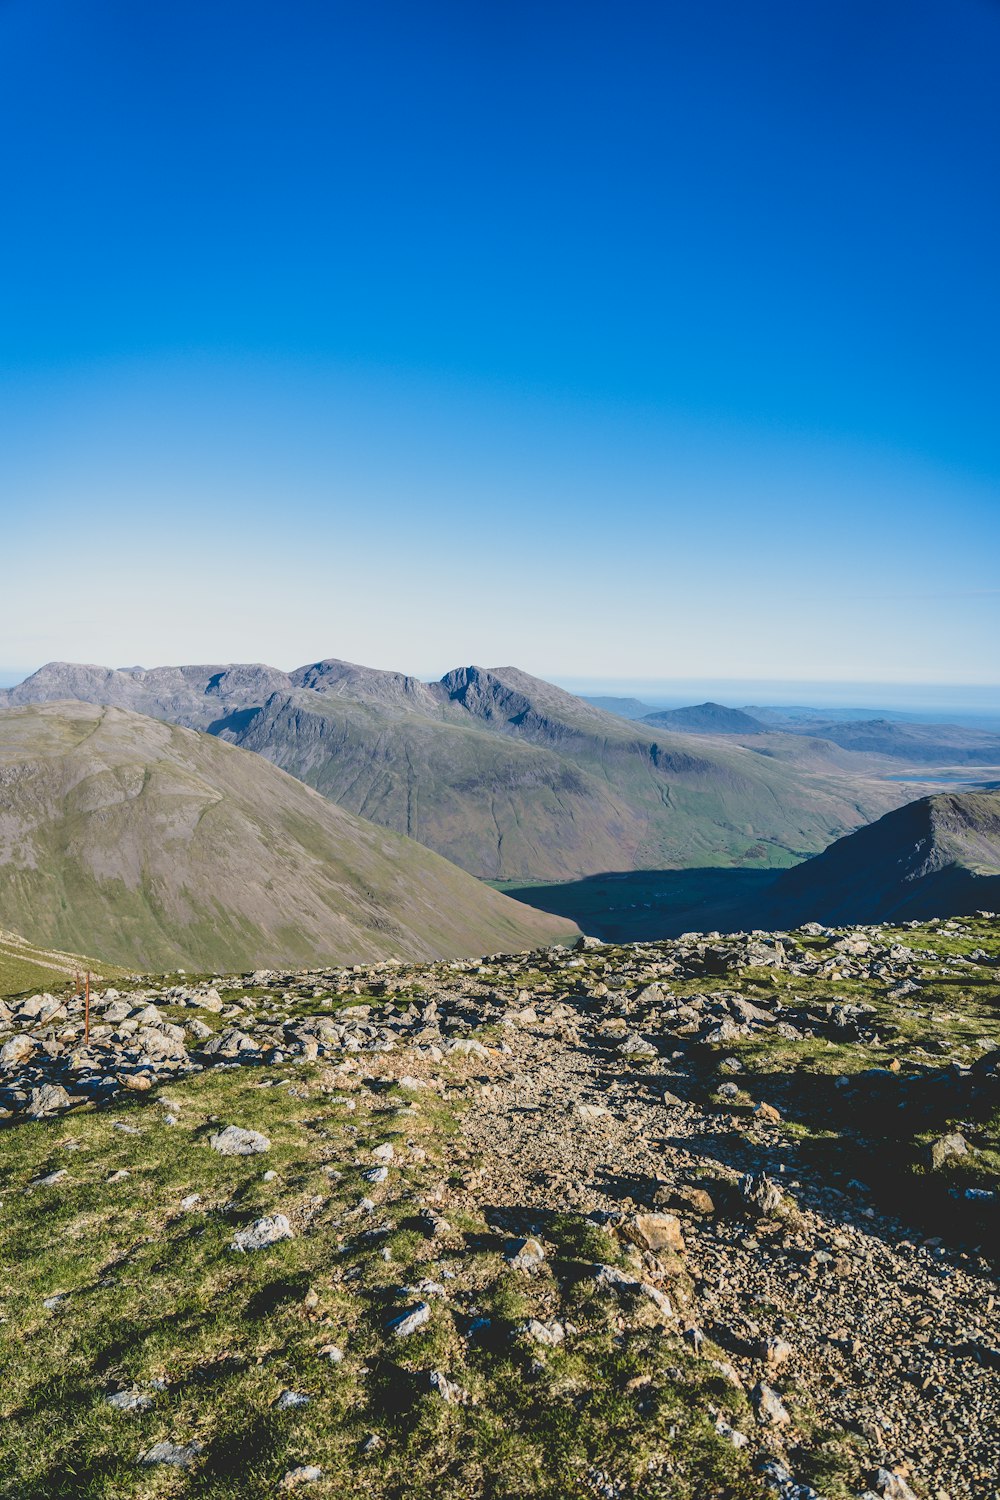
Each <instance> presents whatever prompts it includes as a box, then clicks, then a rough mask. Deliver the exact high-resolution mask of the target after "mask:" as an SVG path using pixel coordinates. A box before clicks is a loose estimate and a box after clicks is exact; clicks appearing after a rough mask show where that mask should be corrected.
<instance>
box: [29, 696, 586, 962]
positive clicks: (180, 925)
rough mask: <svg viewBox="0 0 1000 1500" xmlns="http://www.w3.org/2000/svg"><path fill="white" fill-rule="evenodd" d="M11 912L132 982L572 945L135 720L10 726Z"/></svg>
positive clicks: (273, 784)
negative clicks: (175, 971) (164, 972)
mask: <svg viewBox="0 0 1000 1500" xmlns="http://www.w3.org/2000/svg"><path fill="white" fill-rule="evenodd" d="M0 912H2V913H3V922H4V926H5V927H12V928H14V929H16V930H17V931H18V932H20V933H23V934H24V936H25V937H26V938H27V939H28V940H29V941H30V942H31V943H33V944H43V945H46V946H47V947H54V948H60V949H71V950H82V951H85V952H97V953H100V954H101V955H102V957H103V958H105V959H106V960H107V961H109V962H112V963H117V964H122V965H127V966H129V967H132V968H139V967H142V968H147V969H165V968H168V967H174V966H176V965H183V966H184V967H186V968H209V969H211V970H213V971H214V970H216V969H217V968H219V967H220V966H231V967H235V968H253V967H259V966H264V965H268V964H279V963H280V964H289V963H305V964H312V963H320V962H337V963H342V962H351V963H353V962H362V961H365V960H371V959H372V958H391V957H399V958H407V959H415V958H419V957H421V956H439V957H441V956H445V957H457V956H462V955H477V954H480V953H484V952H496V951H501V950H502V951H511V950H515V949H518V950H519V949H524V948H526V947H530V946H532V945H535V944H538V943H545V942H554V941H558V940H560V939H563V938H566V937H569V936H572V934H573V932H574V931H575V928H574V927H573V925H572V924H571V923H568V922H566V921H563V920H561V919H558V918H552V917H548V916H543V915H541V914H539V913H537V912H535V911H532V910H530V909H528V908H526V907H523V906H521V905H519V904H518V903H516V902H514V901H511V900H508V899H507V898H506V897H504V896H501V895H500V894H499V893H497V892H495V891H492V890H490V889H489V888H487V887H485V886H483V885H481V884H480V882H478V881H476V880H474V879H472V878H471V877H470V876H468V875H467V874H465V873H464V871H462V870H459V869H457V868H456V867H455V866H453V865H450V864H448V863H447V862H446V861H445V860H443V859H441V858H440V857H439V856H437V855H435V854H433V853H432V852H430V851H429V850H427V849H425V848H424V847H422V846H421V845H420V844H417V843H415V842H413V841H412V840H409V839H405V838H402V837H400V836H399V835H397V834H395V833H392V832H389V831H387V830H385V829H384V828H377V827H375V825H374V824H372V823H367V822H364V821H362V820H361V819H359V818H356V817H354V816H352V815H351V814H350V813H348V812H346V811H344V809H342V808H339V807H335V806H333V805H332V804H331V803H330V802H328V801H326V800H325V799H324V798H322V797H320V796H318V795H317V793H316V792H314V791H312V790H310V789H309V788H308V787H306V786H304V785H303V784H302V783H301V782H300V781H298V780H296V779H294V778H293V777H291V776H287V775H285V774H284V772H282V771H281V770H279V769H278V768H276V767H275V766H273V765H271V764H269V762H268V761H267V760H265V759H263V758H262V757H261V756H257V755H251V754H249V753H247V752H246V751H243V750H240V749H238V748H236V747H234V746H231V745H227V744H225V743H222V742H220V741H219V740H218V739H215V738H212V737H211V736H209V735H205V734H198V733H195V732H193V731H191V730H189V729H184V728H181V727H178V726H176V725H170V724H167V723H164V722H162V721H158V720H155V719H152V718H149V717H146V716H142V715H139V714H135V713H133V712H131V711H129V710H126V709H119V708H101V707H97V706H94V705H91V704H85V703H82V702H71V703H53V704H44V705H37V706H33V707H30V708H19V709H13V710H9V711H6V712H2V713H0Z"/></svg>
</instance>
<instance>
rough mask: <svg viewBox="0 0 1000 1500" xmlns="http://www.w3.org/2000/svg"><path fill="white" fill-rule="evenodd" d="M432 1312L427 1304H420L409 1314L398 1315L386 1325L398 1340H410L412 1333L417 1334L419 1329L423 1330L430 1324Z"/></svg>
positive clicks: (410, 1310)
mask: <svg viewBox="0 0 1000 1500" xmlns="http://www.w3.org/2000/svg"><path fill="white" fill-rule="evenodd" d="M430 1316H431V1310H430V1308H429V1307H428V1305H427V1303H426V1302H418V1303H417V1304H416V1306H415V1307H411V1308H410V1309H409V1310H408V1311H407V1312H402V1313H397V1314H396V1316H395V1317H393V1318H390V1319H389V1321H388V1322H387V1323H386V1325H385V1326H386V1329H387V1330H388V1332H389V1333H394V1334H395V1335H396V1337H397V1338H398V1339H405V1338H409V1336H410V1334H411V1333H416V1331H417V1329H418V1328H423V1326H424V1324H425V1323H429V1322H430Z"/></svg>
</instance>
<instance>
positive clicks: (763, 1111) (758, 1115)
mask: <svg viewBox="0 0 1000 1500" xmlns="http://www.w3.org/2000/svg"><path fill="white" fill-rule="evenodd" d="M753 1113H754V1119H756V1120H761V1121H763V1123H764V1124H765V1125H778V1124H780V1123H781V1111H780V1110H777V1109H775V1107H774V1105H773V1104H768V1103H767V1101H766V1100H763V1101H762V1102H761V1103H760V1104H758V1105H757V1107H756V1109H755V1110H754V1112H753Z"/></svg>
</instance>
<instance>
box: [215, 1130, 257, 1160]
mask: <svg viewBox="0 0 1000 1500" xmlns="http://www.w3.org/2000/svg"><path fill="white" fill-rule="evenodd" d="M209 1145H210V1146H211V1147H212V1150H213V1151H218V1153H219V1155H220V1156H256V1155H257V1154H258V1153H260V1152H262V1151H270V1149H271V1142H270V1141H269V1140H268V1138H267V1136H266V1135H261V1133H260V1131H259V1130H243V1129H242V1128H241V1127H240V1126H239V1125H227V1126H226V1128H225V1130H220V1131H219V1132H218V1134H217V1135H213V1136H210V1137H209Z"/></svg>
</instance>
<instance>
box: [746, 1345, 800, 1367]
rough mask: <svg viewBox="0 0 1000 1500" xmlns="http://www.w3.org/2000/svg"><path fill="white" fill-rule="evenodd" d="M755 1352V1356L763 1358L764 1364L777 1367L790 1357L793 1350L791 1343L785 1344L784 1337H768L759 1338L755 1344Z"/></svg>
mask: <svg viewBox="0 0 1000 1500" xmlns="http://www.w3.org/2000/svg"><path fill="white" fill-rule="evenodd" d="M756 1353H757V1358H758V1359H761V1360H763V1361H764V1363H765V1364H766V1365H771V1366H772V1367H773V1368H777V1367H778V1365H783V1364H785V1363H786V1361H787V1360H789V1359H791V1357H792V1355H793V1354H794V1353H795V1350H794V1349H793V1348H792V1346H791V1344H786V1343H785V1341H784V1339H779V1338H770V1339H762V1340H761V1342H760V1343H759V1344H758V1345H757V1349H756Z"/></svg>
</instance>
